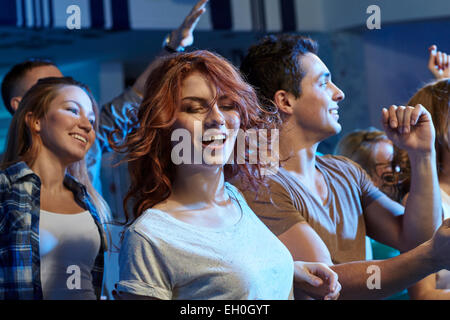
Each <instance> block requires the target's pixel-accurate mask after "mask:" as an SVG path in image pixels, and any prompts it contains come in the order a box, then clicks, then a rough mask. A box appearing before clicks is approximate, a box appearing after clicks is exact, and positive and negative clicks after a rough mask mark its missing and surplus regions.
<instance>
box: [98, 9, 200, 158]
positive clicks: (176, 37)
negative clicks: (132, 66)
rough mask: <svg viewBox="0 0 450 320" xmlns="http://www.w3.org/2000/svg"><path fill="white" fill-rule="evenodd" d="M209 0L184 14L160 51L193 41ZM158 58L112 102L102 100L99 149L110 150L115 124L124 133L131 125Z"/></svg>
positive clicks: (165, 52) (179, 49)
mask: <svg viewBox="0 0 450 320" xmlns="http://www.w3.org/2000/svg"><path fill="white" fill-rule="evenodd" d="M207 2H208V0H200V1H198V2H197V3H196V4H195V6H194V7H193V8H192V10H191V11H190V12H189V14H188V15H187V16H186V17H185V19H184V20H183V22H182V23H181V25H180V26H179V27H178V28H177V29H175V30H173V31H172V32H171V34H170V37H169V38H170V39H169V41H168V42H167V43H166V49H163V50H162V51H161V52H160V54H159V55H160V56H161V55H167V54H170V53H171V52H169V51H167V48H171V49H172V50H171V51H181V49H182V48H185V47H187V46H190V45H192V43H193V41H194V36H193V33H194V29H195V27H196V25H197V23H198V21H199V20H200V17H201V15H202V14H203V13H204V12H205V11H206V9H205V6H206V4H207ZM157 61H158V60H152V61H151V62H150V63H149V65H148V66H147V67H146V69H145V70H144V71H143V72H142V73H141V74H140V75H139V77H138V78H137V79H136V81H135V83H134V84H133V86H132V87H131V89H129V90H126V91H125V92H123V93H122V94H121V95H119V96H118V97H116V98H114V99H113V100H112V101H111V102H109V103H107V104H105V105H104V106H103V107H102V110H101V112H100V129H99V134H98V138H99V141H100V144H99V145H100V146H99V149H100V150H101V152H102V153H103V152H109V151H111V149H110V148H109V142H108V135H109V134H110V133H111V132H112V131H113V130H115V129H116V128H118V129H120V130H121V131H122V132H123V134H125V133H126V132H128V130H129V129H131V124H132V120H133V115H134V114H135V113H136V110H137V108H138V107H139V105H140V104H141V102H142V98H143V92H144V86H145V82H146V81H147V78H148V76H149V74H150V73H151V72H152V70H153V69H154V68H155V67H156V64H157Z"/></svg>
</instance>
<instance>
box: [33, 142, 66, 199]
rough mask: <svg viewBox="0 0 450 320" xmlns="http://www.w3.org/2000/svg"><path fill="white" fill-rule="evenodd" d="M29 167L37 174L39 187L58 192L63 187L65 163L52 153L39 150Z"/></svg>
mask: <svg viewBox="0 0 450 320" xmlns="http://www.w3.org/2000/svg"><path fill="white" fill-rule="evenodd" d="M30 169H31V170H33V172H34V173H36V174H37V175H38V176H39V178H40V180H41V187H42V188H44V189H46V191H47V192H51V193H58V192H60V191H61V190H63V189H64V177H65V175H66V169H67V165H64V164H63V163H61V161H60V160H59V159H58V158H57V157H55V156H54V155H53V154H51V153H48V152H46V151H43V150H41V151H40V152H39V154H38V156H37V158H36V160H35V161H34V163H33V164H32V165H31V168H30Z"/></svg>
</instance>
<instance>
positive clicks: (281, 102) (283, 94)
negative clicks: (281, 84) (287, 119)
mask: <svg viewBox="0 0 450 320" xmlns="http://www.w3.org/2000/svg"><path fill="white" fill-rule="evenodd" d="M293 97H294V96H293V95H292V94H291V93H289V92H287V91H285V90H278V91H277V92H275V94H274V97H273V100H274V102H275V104H276V105H277V107H278V109H279V110H280V111H282V112H283V113H285V114H286V115H292V114H293V113H294V109H293V106H292V99H293Z"/></svg>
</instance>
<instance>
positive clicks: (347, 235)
mask: <svg viewBox="0 0 450 320" xmlns="http://www.w3.org/2000/svg"><path fill="white" fill-rule="evenodd" d="M316 168H317V169H318V170H319V171H320V172H321V173H322V175H323V177H324V179H325V182H326V184H327V189H328V191H329V192H328V198H327V200H326V201H325V203H323V202H322V201H321V199H319V198H317V197H316V196H314V195H313V194H311V192H309V189H308V188H307V187H306V186H304V185H303V183H302V182H301V181H300V180H299V179H298V178H297V177H295V176H293V175H292V174H290V173H289V172H288V171H286V170H284V169H283V168H280V169H279V170H278V172H277V173H276V174H275V175H270V176H268V178H269V186H270V189H269V190H270V191H267V190H261V191H260V192H258V194H255V193H254V192H251V191H243V193H244V196H245V199H246V200H247V202H248V204H249V205H250V207H251V208H252V210H253V211H254V212H255V213H256V214H257V215H258V217H259V218H260V219H261V220H262V221H263V222H264V223H265V224H266V225H267V227H268V228H269V229H270V230H271V231H272V232H273V233H274V234H275V235H277V236H279V235H281V234H282V233H284V232H285V231H287V230H288V229H289V228H291V227H292V226H293V225H294V224H296V223H299V222H307V223H308V224H309V225H310V226H311V228H313V229H314V231H316V232H317V234H318V235H319V236H320V238H321V239H322V240H323V242H324V243H325V244H326V246H327V248H328V250H329V251H330V254H331V259H332V261H333V263H335V264H338V263H344V262H350V261H359V260H364V259H365V236H366V225H365V220H364V212H365V209H366V208H367V207H368V206H369V205H370V204H371V203H372V202H373V201H374V200H376V199H378V198H379V197H381V196H383V193H382V192H381V191H379V190H378V188H376V187H375V186H374V185H373V183H372V182H371V180H370V178H369V176H368V175H367V173H366V172H365V171H364V170H363V169H362V168H361V167H360V166H359V165H357V164H356V163H355V162H353V161H351V160H349V159H347V158H345V157H341V156H318V157H317V158H316ZM236 186H237V187H238V188H239V185H238V184H236Z"/></svg>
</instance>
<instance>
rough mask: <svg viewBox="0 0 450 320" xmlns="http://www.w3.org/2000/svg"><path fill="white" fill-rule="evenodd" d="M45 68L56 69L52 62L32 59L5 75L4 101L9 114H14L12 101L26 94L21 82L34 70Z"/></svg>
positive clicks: (3, 85) (3, 83)
mask: <svg viewBox="0 0 450 320" xmlns="http://www.w3.org/2000/svg"><path fill="white" fill-rule="evenodd" d="M44 66H55V67H56V65H55V64H54V63H53V62H51V61H50V60H44V59H30V60H26V61H24V62H22V63H18V64H16V65H14V66H13V67H12V68H11V70H9V72H8V73H7V74H6V75H5V77H4V78H3V81H2V99H3V103H4V104H5V106H6V109H8V111H9V113H11V114H14V110H13V108H12V107H11V99H12V98H13V97H17V96H23V95H24V94H25V92H21V91H23V88H21V80H22V79H23V78H24V77H25V74H26V73H27V72H28V71H30V70H32V69H34V68H37V67H44Z"/></svg>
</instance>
